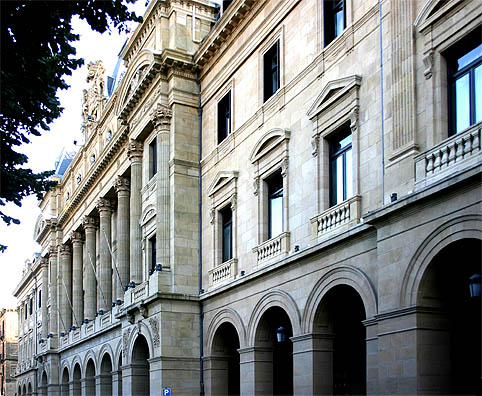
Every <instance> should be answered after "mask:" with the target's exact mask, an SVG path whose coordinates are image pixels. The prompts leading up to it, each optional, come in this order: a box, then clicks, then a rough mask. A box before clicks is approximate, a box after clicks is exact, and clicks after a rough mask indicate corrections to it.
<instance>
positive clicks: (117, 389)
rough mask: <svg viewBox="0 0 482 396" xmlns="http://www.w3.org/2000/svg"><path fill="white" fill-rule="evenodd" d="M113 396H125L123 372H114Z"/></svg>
mask: <svg viewBox="0 0 482 396" xmlns="http://www.w3.org/2000/svg"><path fill="white" fill-rule="evenodd" d="M112 394H113V395H123V392H122V370H120V369H119V370H117V371H113V372H112Z"/></svg>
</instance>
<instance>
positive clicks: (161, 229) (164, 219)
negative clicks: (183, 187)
mask: <svg viewBox="0 0 482 396" xmlns="http://www.w3.org/2000/svg"><path fill="white" fill-rule="evenodd" d="M150 116H151V122H152V124H153V125H154V131H155V133H156V134H157V147H158V150H157V151H158V153H159V155H158V172H157V215H156V222H157V228H156V240H157V252H156V261H157V263H156V264H161V265H162V269H163V270H166V269H169V268H170V263H169V246H170V220H169V219H170V216H169V214H170V204H169V199H170V183H169V159H170V154H171V152H170V148H169V141H170V131H171V118H172V111H171V109H169V108H168V107H166V106H163V105H161V104H158V105H157V107H156V108H155V109H154V111H153V112H152V113H151V114H150Z"/></svg>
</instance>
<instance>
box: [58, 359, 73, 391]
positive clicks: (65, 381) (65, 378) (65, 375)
mask: <svg viewBox="0 0 482 396" xmlns="http://www.w3.org/2000/svg"><path fill="white" fill-rule="evenodd" d="M70 381H71V380H70V370H69V366H68V364H63V365H62V370H61V371H60V394H61V395H66V396H68V395H69V382H70Z"/></svg>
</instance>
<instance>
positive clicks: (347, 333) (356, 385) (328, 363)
mask: <svg viewBox="0 0 482 396" xmlns="http://www.w3.org/2000/svg"><path fill="white" fill-rule="evenodd" d="M365 319H366V314H365V307H364V305H363V301H362V299H361V297H360V295H359V294H358V292H357V291H356V290H355V289H353V288H352V287H351V286H348V285H338V286H335V287H333V288H332V289H331V290H329V291H328V292H327V293H326V295H325V296H324V297H323V300H322V302H321V303H320V306H319V307H318V309H317V312H316V316H315V324H314V333H317V334H318V335H321V337H322V338H323V340H324V341H325V351H323V352H321V353H317V354H316V355H315V356H314V360H317V362H315V365H316V366H317V367H318V368H319V369H318V372H315V373H314V375H315V376H319V378H318V379H319V381H316V384H317V387H318V388H317V389H315V390H316V391H317V392H319V393H323V394H334V395H361V394H365V393H366V330H365V326H364V325H363V323H362V321H363V320H365ZM323 362H324V364H323Z"/></svg>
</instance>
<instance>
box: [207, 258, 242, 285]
mask: <svg viewBox="0 0 482 396" xmlns="http://www.w3.org/2000/svg"><path fill="white" fill-rule="evenodd" d="M237 267H238V260H237V259H231V260H228V261H226V262H224V263H222V264H220V265H217V266H216V267H214V268H213V269H211V270H209V284H210V285H211V286H216V285H218V284H220V283H223V282H226V281H229V280H233V279H235V277H236V273H237Z"/></svg>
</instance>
